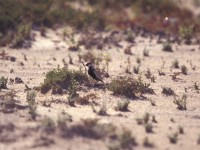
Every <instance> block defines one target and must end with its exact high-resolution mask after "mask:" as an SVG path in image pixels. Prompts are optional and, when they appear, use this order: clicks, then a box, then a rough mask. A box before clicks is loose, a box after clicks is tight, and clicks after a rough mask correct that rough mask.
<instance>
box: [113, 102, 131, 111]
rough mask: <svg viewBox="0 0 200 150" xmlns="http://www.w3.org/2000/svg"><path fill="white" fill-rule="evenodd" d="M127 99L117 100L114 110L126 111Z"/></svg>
mask: <svg viewBox="0 0 200 150" xmlns="http://www.w3.org/2000/svg"><path fill="white" fill-rule="evenodd" d="M129 103H130V101H129V100H124V99H123V100H119V101H118V102H117V106H116V107H115V110H116V111H128V105H129Z"/></svg>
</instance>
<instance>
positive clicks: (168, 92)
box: [162, 87, 175, 96]
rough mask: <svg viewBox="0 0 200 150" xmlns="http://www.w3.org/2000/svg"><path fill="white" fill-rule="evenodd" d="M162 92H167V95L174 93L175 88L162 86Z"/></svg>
mask: <svg viewBox="0 0 200 150" xmlns="http://www.w3.org/2000/svg"><path fill="white" fill-rule="evenodd" d="M162 94H165V95H166V96H171V95H174V94H175V93H174V90H172V89H171V88H170V87H162Z"/></svg>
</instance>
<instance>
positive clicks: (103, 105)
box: [97, 101, 108, 116]
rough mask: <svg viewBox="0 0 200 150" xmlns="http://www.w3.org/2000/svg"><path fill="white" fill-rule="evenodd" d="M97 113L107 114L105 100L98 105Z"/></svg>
mask: <svg viewBox="0 0 200 150" xmlns="http://www.w3.org/2000/svg"><path fill="white" fill-rule="evenodd" d="M97 114H98V115H100V116H106V115H108V114H107V105H106V102H105V101H103V104H102V105H101V107H100V109H99V111H98V113H97Z"/></svg>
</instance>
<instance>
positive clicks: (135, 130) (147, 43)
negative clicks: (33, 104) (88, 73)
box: [0, 29, 200, 150]
mask: <svg viewBox="0 0 200 150" xmlns="http://www.w3.org/2000/svg"><path fill="white" fill-rule="evenodd" d="M63 31H64V29H59V30H56V31H52V30H47V33H46V37H43V36H41V35H40V33H39V32H38V31H34V34H35V41H33V43H32V47H31V48H29V49H9V48H1V51H3V50H5V52H6V53H7V54H8V55H9V56H14V57H16V61H15V62H12V61H10V60H3V59H0V72H1V76H5V77H8V79H9V80H10V79H15V78H16V77H20V78H21V79H22V81H23V82H24V83H21V84H16V83H10V82H9V83H8V85H7V87H8V89H7V90H2V91H1V94H3V93H6V92H8V91H10V90H12V89H13V90H15V91H16V95H17V97H16V98H15V99H16V100H17V101H18V103H19V104H21V105H23V106H26V105H27V101H26V91H25V84H26V85H28V86H29V87H30V88H33V87H35V86H40V85H41V83H42V82H43V80H44V78H45V74H46V73H47V72H48V71H50V70H52V69H55V68H57V67H58V66H60V67H63V66H64V65H63V62H62V59H65V61H66V62H69V55H70V56H71V57H72V58H73V63H74V64H69V66H68V67H69V68H71V69H76V70H78V69H79V67H80V66H82V64H81V63H80V62H79V61H78V54H85V53H87V52H88V51H91V50H86V49H85V48H84V46H81V47H80V50H79V51H78V52H72V51H69V50H68V47H69V46H70V45H73V42H71V41H70V38H68V37H67V38H66V40H63V37H62V33H63ZM109 34H110V33H109V32H106V33H97V35H99V36H101V37H104V38H105V37H106V36H109ZM121 35H123V33H121V32H120V33H118V34H117V35H116V36H121ZM80 37H81V33H74V39H75V43H77V42H76V40H78V39H80ZM134 37H135V43H133V44H132V43H129V42H127V41H126V40H125V38H124V37H123V36H122V37H121V38H120V39H119V44H120V45H121V47H117V46H114V45H111V46H108V45H105V46H104V48H103V50H97V49H96V48H92V49H93V50H92V52H94V53H95V54H96V55H98V56H109V57H110V58H111V62H110V63H109V70H108V73H109V75H110V78H105V79H104V81H105V82H106V83H109V82H110V81H111V80H112V79H113V78H115V77H117V76H122V75H123V76H132V77H137V76H138V75H136V74H134V73H133V66H136V65H137V62H136V59H137V58H140V59H141V67H140V72H141V73H142V78H143V79H144V80H145V81H147V82H150V81H149V80H147V79H146V78H145V77H144V74H145V72H146V70H147V69H148V68H149V69H150V71H151V73H152V74H153V75H154V76H155V77H156V79H155V83H152V82H151V87H152V88H153V89H154V91H155V94H154V95H148V94H145V95H144V97H145V98H138V99H136V100H130V104H129V106H128V109H129V111H128V112H119V111H115V109H114V107H115V106H116V105H117V102H118V100H122V99H125V98H123V97H120V96H113V95H112V93H111V92H110V91H108V90H106V91H104V90H101V89H98V88H95V87H91V88H89V89H87V91H85V92H84V91H80V94H81V95H86V94H88V93H95V94H96V95H97V97H98V98H96V99H95V102H96V103H97V105H96V106H95V107H96V109H99V108H100V107H101V106H102V105H103V103H106V107H107V113H108V116H99V115H97V114H96V113H94V112H93V110H92V108H91V106H90V105H78V104H76V107H71V106H69V105H68V104H67V97H68V95H67V94H64V95H53V94H51V92H49V93H47V94H41V93H40V92H37V97H36V101H37V114H39V116H38V117H37V119H36V121H33V120H31V119H30V115H29V114H28V108H26V109H15V110H14V111H13V112H10V113H4V112H2V111H0V125H1V127H2V130H0V150H23V149H24V150H27V149H39V150H45V149H49V150H50V149H52V150H61V149H70V150H71V149H90V150H92V149H108V147H109V145H112V144H113V143H112V142H109V141H107V140H106V139H97V140H95V139H90V138H85V137H82V136H75V137H73V138H67V139H66V138H61V137H60V136H59V135H58V134H57V133H53V134H48V135H46V134H45V135H43V134H42V133H41V131H40V130H38V129H37V126H38V125H39V124H40V123H41V120H42V119H43V118H44V116H49V117H50V118H52V119H53V120H54V121H56V120H57V118H58V116H59V115H60V114H61V113H62V112H66V113H68V114H69V115H71V116H72V120H73V121H72V123H76V122H80V121H81V120H82V119H88V118H93V119H94V118H98V119H99V121H100V122H101V123H104V124H110V123H111V124H113V125H115V126H117V129H118V130H119V131H121V130H122V128H126V129H129V130H130V131H131V132H132V134H133V136H134V137H135V139H136V141H137V143H138V145H137V146H136V147H133V149H148V148H147V147H145V146H143V141H144V139H145V138H146V137H148V138H149V140H150V142H152V143H153V144H154V146H153V147H152V149H165V150H173V149H182V150H188V149H190V150H198V149H200V145H198V144H197V140H198V138H199V136H200V101H199V100H200V94H199V93H197V91H196V90H195V89H194V83H195V82H196V83H197V84H198V85H199V86H200V82H199V81H200V45H198V44H195V43H194V44H192V45H185V44H180V45H178V44H176V43H175V44H172V46H173V50H174V51H173V52H164V51H162V47H163V44H162V43H160V44H159V43H157V38H158V37H157V36H153V38H152V39H150V37H141V36H140V35H138V36H136V35H134ZM130 45H132V46H131V51H132V53H133V55H127V54H125V53H124V49H125V48H127V47H128V46H130ZM145 48H146V49H147V50H148V51H149V57H144V56H143V50H144V49H145ZM24 55H26V57H27V60H25V59H24ZM128 58H129V59H130V65H131V69H130V71H131V74H127V73H125V68H126V67H127V65H128V63H127V60H128ZM176 59H177V60H178V61H179V63H180V66H181V65H185V66H186V67H187V68H188V75H183V74H180V75H179V76H178V80H176V81H174V80H172V79H171V75H173V74H174V72H180V69H174V68H171V65H172V62H173V61H174V60H176ZM21 62H23V64H24V65H22V64H21ZM191 62H192V65H191ZM100 64H101V65H100V67H103V66H104V65H105V62H104V61H103V62H101V63H100ZM194 66H195V67H196V68H195V70H193V69H192V67H194ZM161 67H163V72H164V73H165V74H166V75H165V76H159V74H158V70H160V69H161ZM11 69H13V73H11V72H10V71H11ZM162 87H171V88H172V89H173V90H174V92H175V93H176V94H177V95H180V96H182V95H183V94H186V95H187V110H183V111H181V110H179V109H177V106H176V104H174V102H173V101H174V97H173V96H165V95H163V94H162V93H161V92H162ZM44 101H45V102H47V103H51V106H50V107H47V106H45V105H44ZM150 101H153V102H154V103H155V106H152V105H151V102H150ZM146 113H149V114H150V115H154V116H155V118H156V120H157V123H152V125H153V133H146V132H145V128H144V126H143V125H138V124H137V121H136V119H137V118H141V117H143V116H144V115H145V114H146ZM9 123H12V124H14V126H15V127H14V129H13V130H12V129H9V128H8V129H5V128H3V127H5V126H9ZM179 126H181V127H182V128H183V129H184V134H178V140H177V143H176V144H172V143H170V141H169V138H168V137H169V136H170V135H172V134H173V133H175V132H177V131H178V130H179ZM11 128H12V127H11ZM42 137H46V138H47V140H46V141H50V142H49V143H50V144H47V146H45V144H44V143H42V142H44V141H45V140H44V138H42ZM41 143H42V144H41ZM47 143H48V142H47Z"/></svg>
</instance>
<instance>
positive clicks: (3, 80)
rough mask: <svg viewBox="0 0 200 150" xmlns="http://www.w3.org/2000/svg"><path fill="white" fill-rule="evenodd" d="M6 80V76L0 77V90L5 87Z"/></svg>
mask: <svg viewBox="0 0 200 150" xmlns="http://www.w3.org/2000/svg"><path fill="white" fill-rule="evenodd" d="M7 82H8V78H5V77H4V76H1V78H0V90H1V89H6V88H7Z"/></svg>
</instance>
